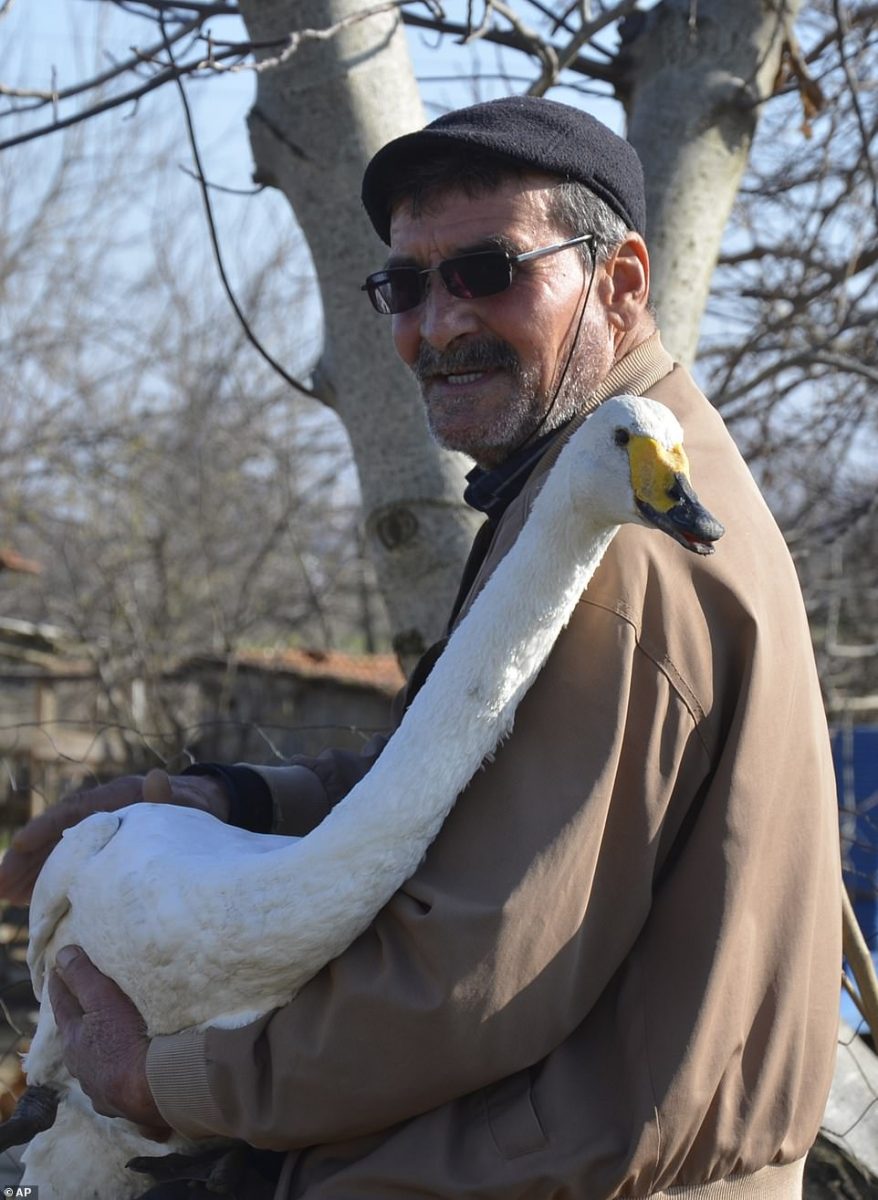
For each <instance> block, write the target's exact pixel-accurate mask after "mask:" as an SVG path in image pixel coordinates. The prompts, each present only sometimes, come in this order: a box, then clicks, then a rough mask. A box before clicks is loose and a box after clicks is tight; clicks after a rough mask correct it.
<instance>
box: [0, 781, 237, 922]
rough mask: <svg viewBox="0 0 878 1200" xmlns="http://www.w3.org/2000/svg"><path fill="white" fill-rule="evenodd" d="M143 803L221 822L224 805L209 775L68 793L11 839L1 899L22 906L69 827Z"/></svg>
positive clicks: (2, 867)
mask: <svg viewBox="0 0 878 1200" xmlns="http://www.w3.org/2000/svg"><path fill="white" fill-rule="evenodd" d="M141 800H145V801H147V802H148V803H150V804H179V805H181V806H183V807H184V808H198V809H201V810H202V811H204V812H209V813H211V814H212V815H213V816H215V817H218V818H219V819H220V820H221V821H225V820H226V819H227V818H228V815H229V801H228V796H227V794H226V791H225V789H224V788H223V786H222V784H221V783H220V782H219V781H218V780H217V779H215V778H213V777H212V776H210V775H168V774H167V773H166V772H165V771H161V770H155V771H150V772H149V774H148V775H145V776H143V775H123V776H121V777H120V778H119V779H114V780H112V781H111V782H110V783H104V784H101V785H100V786H99V787H95V788H89V789H88V790H87V791H80V792H73V793H72V794H71V795H69V796H66V797H65V798H64V799H63V800H62V801H61V802H60V803H59V804H55V805H53V806H52V807H51V808H47V809H46V811H45V812H42V813H40V815H39V816H38V817H34V818H33V819H32V820H31V821H28V823H27V825H25V826H24V827H23V828H22V829H19V830H18V832H17V833H16V834H15V835H14V836H13V838H12V841H11V842H10V845H9V849H8V850H7V852H6V855H5V857H4V859H3V861H2V863H0V897H2V898H3V899H4V900H6V901H8V902H9V903H12V904H27V903H29V901H30V897H31V892H32V891H33V886H34V883H35V882H36V878H37V875H39V873H40V869H41V868H42V865H43V863H44V862H45V861H46V859H47V858H48V857H49V854H50V853H51V851H52V850H53V849H54V847H55V846H56V845H57V843H58V842H59V840H60V838H61V834H62V833H63V832H64V830H65V829H69V828H70V826H71V825H77V824H78V823H79V822H80V821H82V820H83V819H84V818H85V817H89V816H91V814H92V813H96V812H115V810H116V809H117V808H125V807H127V805H129V804H137V803H138V802H139V801H141Z"/></svg>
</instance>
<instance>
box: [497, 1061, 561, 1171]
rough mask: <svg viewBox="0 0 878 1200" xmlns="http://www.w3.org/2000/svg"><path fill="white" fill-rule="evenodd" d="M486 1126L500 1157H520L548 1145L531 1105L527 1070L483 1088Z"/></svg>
mask: <svg viewBox="0 0 878 1200" xmlns="http://www.w3.org/2000/svg"><path fill="white" fill-rule="evenodd" d="M482 1096H483V1097H484V1101H485V1109H486V1111H487V1117H488V1126H489V1128H490V1130H491V1135H492V1137H493V1138H494V1142H495V1143H496V1145H497V1149H498V1150H499V1151H500V1153H501V1154H502V1155H503V1157H504V1158H521V1157H522V1155H524V1154H533V1153H534V1151H536V1150H542V1149H544V1148H545V1147H546V1146H547V1145H548V1139H547V1137H546V1134H545V1130H544V1129H543V1127H542V1125H541V1124H540V1119H539V1117H538V1116H537V1111H536V1109H535V1107H534V1102H533V1092H532V1079H531V1072H530V1071H529V1070H525V1071H518V1072H516V1074H515V1075H510V1076H509V1078H508V1079H501V1080H500V1082H499V1083H495V1084H492V1085H491V1087H487V1088H485V1089H484V1090H483V1092H482Z"/></svg>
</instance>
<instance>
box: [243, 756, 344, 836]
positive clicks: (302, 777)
mask: <svg viewBox="0 0 878 1200" xmlns="http://www.w3.org/2000/svg"><path fill="white" fill-rule="evenodd" d="M250 770H251V771H253V772H254V773H255V774H257V775H259V776H261V777H262V780H263V782H264V783H265V785H266V786H267V788H268V790H269V791H270V792H271V799H272V803H273V805H274V824H273V829H272V832H273V833H279V834H283V835H285V836H287V837H304V836H305V834H306V833H310V832H311V830H312V829H315V828H316V827H317V826H318V825H319V824H320V822H321V821H322V820H323V818H324V817H325V816H326V814H327V813H328V812H329V810H330V808H331V807H332V806H331V804H330V802H329V798H328V797H327V795H326V790H325V788H324V787H323V784H322V783H321V782H320V780H319V779H318V777H317V775H316V774H315V773H314V772H313V771H312V770H311V769H310V767H303V766H299V765H298V764H295V765H293V766H286V767H262V766H259V767H256V766H251V767H250Z"/></svg>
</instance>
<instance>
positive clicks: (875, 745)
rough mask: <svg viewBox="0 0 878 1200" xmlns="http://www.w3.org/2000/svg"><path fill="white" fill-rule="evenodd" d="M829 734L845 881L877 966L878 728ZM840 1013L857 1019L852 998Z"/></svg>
mask: <svg viewBox="0 0 878 1200" xmlns="http://www.w3.org/2000/svg"><path fill="white" fill-rule="evenodd" d="M831 738H832V758H833V763H834V764H835V776H836V780H837V781H838V804H839V818H840V828H841V856H842V867H843V870H844V881H845V884H846V885H847V889H848V894H849V895H850V897H851V900H852V902H853V906H854V912H855V913H856V914H857V920H858V921H859V922H860V928H861V929H862V930H863V935H864V936H865V938H866V942H867V944H868V945H869V947H870V948H871V950H872V958H873V960H874V961H875V966H876V969H878V728H876V727H874V726H868V725H860V726H856V725H852V726H846V727H842V728H838V729H834V730H833V731H832V735H831ZM843 1015H844V1016H845V1018H846V1019H847V1020H848V1021H850V1022H851V1023H852V1024H854V1025H856V1024H857V1023H858V1016H857V1014H856V1013H855V1012H854V1011H853V1006H852V1005H850V1002H848V1003H847V1004H845V1005H843Z"/></svg>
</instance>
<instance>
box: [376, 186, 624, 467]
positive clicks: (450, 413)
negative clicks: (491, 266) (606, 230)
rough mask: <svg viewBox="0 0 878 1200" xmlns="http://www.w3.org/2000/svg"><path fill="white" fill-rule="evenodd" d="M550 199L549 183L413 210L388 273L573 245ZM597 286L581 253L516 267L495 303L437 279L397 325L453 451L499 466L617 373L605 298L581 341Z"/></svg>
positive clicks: (394, 228)
mask: <svg viewBox="0 0 878 1200" xmlns="http://www.w3.org/2000/svg"><path fill="white" fill-rule="evenodd" d="M549 196H550V191H549V189H548V188H547V187H546V186H545V180H544V179H542V178H541V177H539V176H534V177H531V178H526V179H523V180H510V181H507V182H506V183H504V184H502V185H501V186H499V187H498V188H496V189H495V190H494V191H491V192H487V193H485V194H483V195H478V196H474V197H473V196H467V195H465V194H464V193H461V192H451V193H447V194H445V195H443V196H442V197H440V198H438V199H437V200H436V201H435V202H434V203H431V204H430V205H429V206H428V207H426V208H424V209H422V210H421V211H420V212H419V213H418V214H417V215H415V214H413V213H412V211H411V208H410V207H409V205H407V204H405V203H403V204H401V205H399V206H398V207H397V209H396V210H395V211H394V214H393V220H392V222H391V229H390V237H391V253H390V256H389V259H388V265H389V266H416V267H419V268H424V267H432V266H436V264H437V263H439V262H440V261H441V260H442V259H444V258H452V257H454V256H456V255H460V254H466V253H471V252H473V251H476V250H485V249H496V248H497V246H498V245H499V246H501V247H502V248H503V249H505V250H508V251H509V252H510V253H512V254H518V253H523V252H525V251H527V250H536V249H538V248H539V247H541V246H548V245H551V244H553V243H556V242H561V241H564V240H566V239H567V238H569V237H570V236H571V233H570V231H568V230H563V229H560V228H558V226H557V225H556V224H555V223H554V222H552V221H550V219H549V218H548V216H547V202H548V199H549ZM575 232H576V233H577V234H578V233H586V232H588V231H587V230H576V231H575ZM589 276H590V271H589V270H587V269H586V267H585V264H584V262H583V260H582V258H581V257H580V254H579V252H578V250H577V249H575V248H570V249H567V250H563V251H561V252H560V253H558V254H553V255H549V256H547V257H545V258H540V259H536V260H534V261H532V262H527V263H521V264H519V265H517V266H514V267H513V279H512V285H511V287H509V288H508V289H507V290H506V291H504V292H500V293H498V294H497V295H495V296H485V297H482V298H479V299H471V300H461V299H458V298H456V297H454V296H451V295H450V294H449V292H448V291H446V289H445V286H444V285H443V283H442V281H441V279H440V278H439V276H438V275H437V274H431V275H429V276H428V277H427V279H428V284H427V294H426V297H425V299H424V300H423V302H422V303H421V304H419V305H418V306H417V307H416V308H413V309H409V310H408V311H407V312H403V313H398V314H397V315H395V316H394V317H393V338H394V343H395V345H396V349H397V352H398V353H399V355H400V357H401V358H402V360H403V361H404V362H405V363H406V364H407V365H408V366H409V367H411V369H412V370H413V371H414V373H415V375H416V376H417V378H418V381H419V382H420V385H421V391H422V394H423V397H424V402H425V404H426V407H427V416H428V419H429V422H430V428H431V429H432V431H433V434H434V436H435V437H436V438H437V440H438V441H439V442H441V443H442V445H444V446H448V447H449V448H450V449H453V450H462V451H464V452H465V453H466V454H469V455H470V456H471V457H473V458H474V459H475V460H476V461H477V462H478V463H480V464H481V465H482V466H488V467H490V466H494V465H496V464H497V463H499V462H502V461H503V460H504V459H505V458H506V457H507V456H508V455H509V454H510V453H512V452H513V451H514V450H515V449H517V448H518V446H520V445H522V444H523V443H524V442H525V441H526V440H527V438H528V437H529V436H530V435H531V434H532V433H533V432H534V431H535V430H536V429H537V427H538V426H539V425H540V422H541V420H542V419H543V417H544V416H545V415H546V413H547V412H549V410H550V409H551V412H550V413H549V419H548V420H547V421H546V423H545V424H544V425H543V426H542V427H541V432H544V431H546V430H548V429H551V428H554V427H555V426H557V425H559V424H560V423H561V422H562V421H564V420H566V419H567V418H568V417H569V416H571V415H572V413H573V412H574V411H576V407H577V403H578V402H581V400H583V399H584V398H585V397H586V396H587V395H588V394H589V393H590V392H591V391H593V390H594V388H595V387H596V386H597V384H598V383H599V382H600V381H601V379H603V377H604V375H605V374H606V373H607V371H608V370H609V368H610V367H611V366H612V362H613V343H612V337H611V335H610V331H609V328H608V325H607V321H606V316H605V314H604V312H603V310H602V307H601V304H600V302H599V300H598V295H597V290H598V289H597V288H596V287H595V288H593V289H592V295H591V297H590V299H589V303H588V307H587V311H586V313H585V316H584V319H583V321H582V326H581V329H580V332H579V336H578V337H577V336H576V332H577V325H578V322H579V318H580V314H581V311H582V306H583V303H584V301H585V299H586V294H587V292H588V284H589ZM574 341H575V347H574ZM571 347H574V349H573V354H572V357H571V358H570V364H569V369H568V370H567V372H566V375H565V374H564V372H565V366H566V365H567V360H568V356H570V352H571ZM562 377H563V386H562V387H561V391H560V393H559V394H558V396H557V398H556V397H555V393H556V391H557V390H558V387H559V384H561V382H562ZM553 400H554V404H553Z"/></svg>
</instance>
